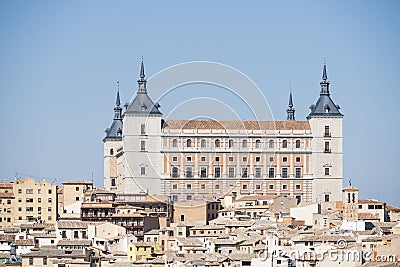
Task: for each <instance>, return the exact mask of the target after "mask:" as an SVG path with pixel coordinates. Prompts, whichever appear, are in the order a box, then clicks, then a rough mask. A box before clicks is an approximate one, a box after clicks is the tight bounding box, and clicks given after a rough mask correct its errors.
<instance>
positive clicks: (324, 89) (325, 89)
mask: <svg viewBox="0 0 400 267" xmlns="http://www.w3.org/2000/svg"><path fill="white" fill-rule="evenodd" d="M319 84H320V85H321V92H320V95H329V81H328V74H327V71H326V63H325V62H324V69H323V70H322V81H321V82H320V83H319Z"/></svg>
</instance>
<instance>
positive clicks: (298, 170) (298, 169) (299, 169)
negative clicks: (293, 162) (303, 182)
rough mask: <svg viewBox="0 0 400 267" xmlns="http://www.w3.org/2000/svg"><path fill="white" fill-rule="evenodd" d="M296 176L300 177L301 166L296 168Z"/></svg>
mask: <svg viewBox="0 0 400 267" xmlns="http://www.w3.org/2000/svg"><path fill="white" fill-rule="evenodd" d="M296 178H301V168H296Z"/></svg>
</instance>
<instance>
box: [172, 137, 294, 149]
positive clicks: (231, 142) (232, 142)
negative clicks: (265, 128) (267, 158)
mask: <svg viewBox="0 0 400 267" xmlns="http://www.w3.org/2000/svg"><path fill="white" fill-rule="evenodd" d="M184 146H185V147H195V146H196V145H195V142H193V141H192V139H186V141H185V143H184ZM209 146H210V147H215V148H221V147H225V146H226V147H228V148H235V147H241V148H249V147H250V146H251V144H249V141H248V140H246V139H245V140H242V141H241V142H240V141H235V140H233V139H229V140H228V143H227V145H225V146H224V141H221V140H220V139H216V140H214V142H213V144H211V145H210V144H209V143H208V142H207V140H206V139H201V140H200V147H201V148H206V147H209ZM253 146H254V147H255V148H262V142H261V140H260V139H256V140H255V142H254V145H253ZM267 146H268V148H275V147H276V144H275V141H274V140H269V141H268V145H267ZM172 147H178V139H173V140H172ZM281 147H282V148H288V147H289V142H288V140H283V141H282V143H281ZM294 147H295V148H301V141H300V140H296V141H295V142H294Z"/></svg>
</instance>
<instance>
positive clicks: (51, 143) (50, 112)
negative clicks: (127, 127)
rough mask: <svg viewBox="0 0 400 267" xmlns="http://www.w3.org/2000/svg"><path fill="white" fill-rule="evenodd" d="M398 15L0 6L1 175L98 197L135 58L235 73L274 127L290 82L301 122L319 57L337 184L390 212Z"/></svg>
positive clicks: (394, 185) (366, 7)
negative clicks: (79, 185)
mask: <svg viewBox="0 0 400 267" xmlns="http://www.w3.org/2000/svg"><path fill="white" fill-rule="evenodd" d="M399 11H400V4H399V2H398V1H329V2H327V1H274V2H270V1H258V2H255V1H253V2H244V1H243V2H240V3H234V2H232V1H200V2H196V3H192V2H190V3H189V2H188V1H174V2H172V1H168V2H167V1H159V2H155V1H1V2H0V34H1V42H0V48H1V49H0V88H1V90H0V120H1V125H2V126H1V133H2V135H1V136H2V138H1V147H2V153H1V154H0V178H1V179H4V180H12V179H13V178H14V175H15V173H22V174H28V175H32V176H40V175H41V176H43V177H47V178H51V177H56V178H57V180H58V182H59V183H61V182H62V181H64V180H67V179H77V178H86V179H91V173H92V172H93V173H94V179H95V184H96V185H97V186H102V181H103V178H102V176H103V166H102V162H103V161H102V160H103V159H102V155H103V148H102V145H103V144H102V138H103V137H104V129H105V128H106V127H109V125H110V124H111V120H112V116H113V110H112V109H113V104H114V101H115V91H116V86H115V82H116V80H117V78H118V77H119V80H120V86H121V96H122V99H123V101H124V102H125V101H128V100H129V99H130V98H131V97H132V95H133V94H134V92H135V90H136V86H137V85H136V80H137V78H138V72H139V64H140V59H141V56H142V55H143V56H144V58H145V64H146V74H147V75H148V76H151V75H152V74H155V73H157V72H158V71H161V70H162V69H164V68H166V67H169V66H171V65H175V64H178V63H182V62H187V61H193V60H209V61H214V62H220V63H223V64H227V65H229V66H232V67H234V68H236V69H238V70H240V71H241V72H243V73H245V74H246V75H248V76H249V77H250V78H251V79H252V80H253V81H254V82H255V83H256V84H257V85H258V86H259V87H260V88H261V90H262V92H263V93H264V95H265V97H266V98H267V100H268V102H269V103H270V107H271V109H272V112H273V115H274V117H275V118H276V119H284V118H285V109H286V105H287V99H288V91H289V84H290V82H291V84H292V90H293V94H294V95H293V97H294V104H295V107H296V118H297V119H305V117H306V116H307V114H308V112H309V109H308V107H309V106H310V105H311V104H313V103H315V101H316V100H317V98H318V93H319V81H320V77H321V71H322V64H323V61H324V58H325V57H326V58H327V63H328V76H329V80H330V81H331V93H332V98H333V99H334V101H335V102H336V103H337V104H340V106H341V107H342V110H341V111H342V112H343V114H344V115H345V117H344V176H345V178H344V180H345V184H347V180H348V179H350V178H351V179H352V181H353V185H355V186H357V187H359V188H360V195H361V197H363V198H368V197H370V198H380V199H382V200H384V201H388V202H390V203H392V204H394V205H397V206H400V200H399V194H398V189H399V188H400V182H399V181H400V179H399V178H400V177H399V174H398V170H397V168H396V165H397V164H398V158H397V156H398V151H400V150H399V149H400V147H399V142H398V132H399V130H400V129H399V125H400V124H399V117H398V116H399V115H398V112H399V111H398V109H399V104H398V99H399V97H400V94H399V86H398V77H399V76H400V75H399V70H400V63H399V62H400V60H399V59H400V52H399V49H398V47H399V41H400V30H399V29H400V18H399V16H398V13H399ZM206 87H207V86H206ZM207 88H208V89H207V90H208V91H210V92H211V93H212V90H211V89H210V87H209V86H208V87H207ZM149 90H150V95H151V88H149ZM192 90H201V88H200V87H199V86H193V88H192ZM161 105H162V111H163V112H168V111H169V110H172V109H173V105H174V103H173V102H172V101H171V102H169V101H168V102H162V103H161Z"/></svg>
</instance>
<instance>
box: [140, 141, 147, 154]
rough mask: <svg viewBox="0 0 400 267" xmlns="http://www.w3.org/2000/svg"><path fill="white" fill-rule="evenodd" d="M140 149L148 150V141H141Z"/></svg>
mask: <svg viewBox="0 0 400 267" xmlns="http://www.w3.org/2000/svg"><path fill="white" fill-rule="evenodd" d="M140 150H141V151H145V150H146V141H143V140H142V141H140Z"/></svg>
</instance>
